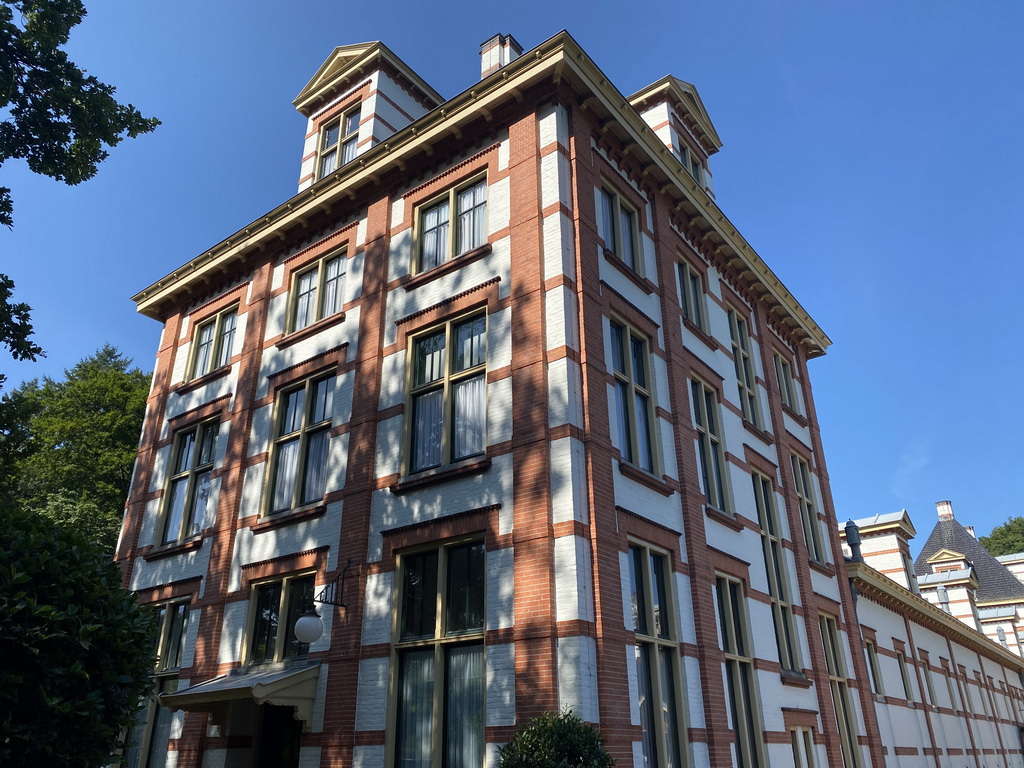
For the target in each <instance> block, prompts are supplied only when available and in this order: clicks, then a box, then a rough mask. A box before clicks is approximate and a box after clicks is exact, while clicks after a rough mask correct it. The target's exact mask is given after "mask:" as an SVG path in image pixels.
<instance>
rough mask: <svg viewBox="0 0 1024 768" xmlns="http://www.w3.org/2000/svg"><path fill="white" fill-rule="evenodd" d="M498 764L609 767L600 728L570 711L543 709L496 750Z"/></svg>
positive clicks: (512, 767)
mask: <svg viewBox="0 0 1024 768" xmlns="http://www.w3.org/2000/svg"><path fill="white" fill-rule="evenodd" d="M498 754H499V758H498V765H499V766H501V768H611V766H613V765H615V761H614V760H612V757H611V755H609V754H608V752H607V751H606V750H605V748H604V740H603V739H602V738H601V734H600V732H598V730H597V729H596V728H594V726H592V725H591V724H590V723H585V722H583V721H582V720H581V719H580V718H579V717H577V716H576V715H574V714H573V713H572V712H571V711H568V710H567V711H565V712H562V713H561V714H558V713H556V712H546V713H544V714H543V715H541V716H540V717H538V718H535V719H534V720H533V721H532V722H531V723H530V724H529V725H527V726H525V727H524V728H521V729H519V731H517V732H516V735H515V736H513V737H512V740H511V741H509V742H508V743H507V744H505V745H504V746H503V747H502V748H501V750H500V751H499V753H498Z"/></svg>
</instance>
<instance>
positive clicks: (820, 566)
mask: <svg viewBox="0 0 1024 768" xmlns="http://www.w3.org/2000/svg"><path fill="white" fill-rule="evenodd" d="M807 564H808V565H809V566H810V567H811V570H812V571H817V572H818V573H822V574H824V575H826V576H828V577H829V578H833V577H835V575H836V569H835V568H833V567H832V566H831V565H828V564H827V563H819V562H818V561H817V560H808V561H807Z"/></svg>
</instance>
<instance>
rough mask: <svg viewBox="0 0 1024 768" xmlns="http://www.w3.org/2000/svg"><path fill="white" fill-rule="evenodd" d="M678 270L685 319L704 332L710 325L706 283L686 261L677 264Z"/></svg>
mask: <svg viewBox="0 0 1024 768" xmlns="http://www.w3.org/2000/svg"><path fill="white" fill-rule="evenodd" d="M676 269H677V270H678V271H679V300H680V303H681V304H682V308H683V317H685V318H686V319H687V320H689V321H690V322H691V323H693V324H694V325H695V326H697V327H698V328H699V329H700V330H702V331H704V330H706V329H707V324H708V323H707V317H706V315H707V310H706V308H705V298H704V281H703V279H702V278H701V276H700V273H699V272H697V270H695V269H694V268H693V267H691V266H690V265H689V264H687V263H686V262H684V261H680V262H677V263H676Z"/></svg>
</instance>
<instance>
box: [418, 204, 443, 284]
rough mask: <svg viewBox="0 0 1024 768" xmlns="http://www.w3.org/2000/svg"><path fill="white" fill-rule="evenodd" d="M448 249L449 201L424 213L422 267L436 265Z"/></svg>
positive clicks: (427, 267)
mask: <svg viewBox="0 0 1024 768" xmlns="http://www.w3.org/2000/svg"><path fill="white" fill-rule="evenodd" d="M447 251H448V203H446V202H445V203H441V204H440V205H435V206H434V207H433V208H430V209H429V210H427V211H426V212H425V213H424V214H423V256H422V263H421V264H420V268H421V269H430V268H431V267H436V266H437V265H438V264H440V263H441V262H443V261H444V260H445V256H446V255H447Z"/></svg>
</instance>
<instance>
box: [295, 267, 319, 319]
mask: <svg viewBox="0 0 1024 768" xmlns="http://www.w3.org/2000/svg"><path fill="white" fill-rule="evenodd" d="M316 272H317V271H316V270H315V269H314V270H311V271H309V272H307V273H306V274H304V275H302V276H301V277H299V291H298V293H299V295H298V297H297V299H296V301H295V327H294V329H293V330H296V331H298V330H301V329H303V328H305V327H306V326H307V325H309V324H310V323H312V322H313V320H314V317H313V316H314V314H315V313H316V281H317V274H316Z"/></svg>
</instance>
